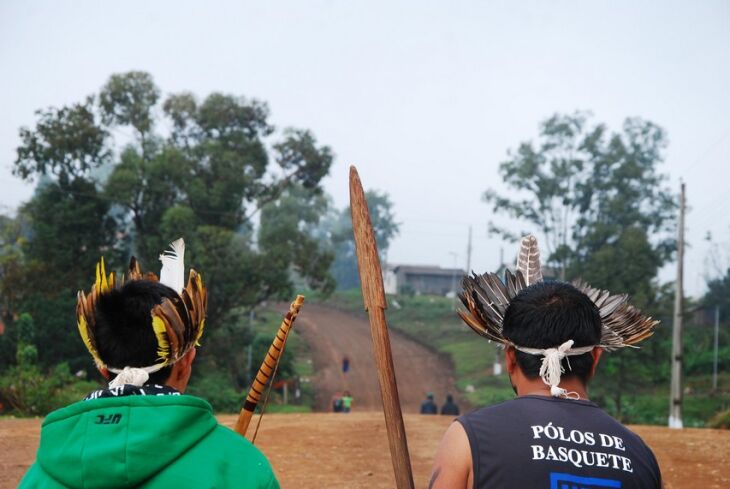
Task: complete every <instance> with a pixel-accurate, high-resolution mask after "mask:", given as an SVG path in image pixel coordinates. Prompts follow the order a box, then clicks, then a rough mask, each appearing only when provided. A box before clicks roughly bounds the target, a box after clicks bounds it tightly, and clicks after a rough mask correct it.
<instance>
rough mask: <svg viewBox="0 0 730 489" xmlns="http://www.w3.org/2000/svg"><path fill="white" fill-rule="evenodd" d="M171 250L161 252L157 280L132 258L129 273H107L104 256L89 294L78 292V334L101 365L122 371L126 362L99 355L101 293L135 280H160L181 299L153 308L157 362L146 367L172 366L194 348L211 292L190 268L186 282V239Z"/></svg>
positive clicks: (98, 364) (167, 300)
mask: <svg viewBox="0 0 730 489" xmlns="http://www.w3.org/2000/svg"><path fill="white" fill-rule="evenodd" d="M170 248H171V249H170V250H168V251H166V252H164V253H163V254H162V255H160V261H162V270H161V272H160V278H159V279H158V278H157V276H156V275H155V274H154V273H151V272H147V273H144V274H143V273H142V271H141V269H140V266H139V262H138V261H137V259H136V258H134V257H132V259H131V260H130V263H129V270H128V271H127V274H126V276H122V279H121V280H117V278H116V275H115V274H114V272H111V273H109V274H108V275H107V273H106V267H105V264H104V258H103V257H102V258H101V260H100V261H99V263H98V264H97V265H96V280H95V282H94V284H93V285H92V286H91V290H90V291H89V293H88V294H84V292H83V291H81V290H80V291H79V293H78V297H77V302H76V318H77V322H78V328H79V334H80V335H81V338H82V340H83V341H84V344H85V345H86V348H87V349H88V350H89V353H91V356H92V357H93V358H94V362H95V363H96V365H97V366H98V367H99V368H103V369H107V370H109V371H110V372H113V373H119V372H120V371H121V370H122V369H123V368H124V367H127V365H107V364H106V362H105V361H104V359H102V358H101V357H100V356H99V349H98V348H97V344H96V339H95V334H94V333H95V327H96V320H95V315H94V313H95V309H96V302H97V300H98V298H99V296H101V295H104V294H107V293H109V292H110V291H111V290H114V289H117V288H121V287H122V286H123V285H124V284H125V283H127V282H129V281H132V280H150V281H155V282H157V281H159V282H160V283H162V284H164V285H167V286H168V287H170V288H172V289H173V290H175V292H177V293H178V295H179V296H180V298H179V300H170V299H167V298H165V299H164V300H163V301H162V302H161V303H160V304H158V305H156V306H155V307H153V308H152V310H151V311H150V314H151V316H152V329H153V331H154V334H155V338H157V356H158V361H157V362H156V363H155V364H154V365H150V366H147V367H143V369H144V370H145V371H146V372H148V373H152V372H155V371H157V370H159V369H161V368H163V367H166V366H168V365H172V364H174V363H175V362H177V361H178V360H179V359H180V358H182V357H183V356H184V355H185V354H186V353H187V352H188V351H189V350H190V349H191V348H193V347H194V346H195V345H196V344H198V341H199V340H200V337H201V336H202V334H203V328H204V327H205V311H206V309H207V306H208V295H207V292H206V289H205V286H204V285H203V281H202V279H201V277H200V274H199V273H197V272H196V271H195V270H193V269H190V273H189V275H188V281H187V285H185V283H184V276H185V264H184V256H185V242H184V241H183V239H182V238H180V239H178V240H177V241H174V242H173V243H171V245H170Z"/></svg>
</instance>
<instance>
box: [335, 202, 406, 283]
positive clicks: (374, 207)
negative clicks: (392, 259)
mask: <svg viewBox="0 0 730 489" xmlns="http://www.w3.org/2000/svg"><path fill="white" fill-rule="evenodd" d="M365 198H366V199H367V201H368V210H369V211H370V220H371V221H372V224H373V231H374V233H375V241H376V242H377V244H378V252H379V254H380V255H381V259H382V260H383V261H385V257H386V255H387V253H388V248H389V247H390V243H391V241H392V240H393V238H395V237H396V236H398V233H399V231H400V224H399V223H398V222H396V220H395V214H394V213H393V203H392V202H391V200H390V197H389V196H388V194H387V193H385V192H379V191H377V190H368V191H367V192H365ZM350 212H351V211H350V207H349V206H348V207H346V208H345V209H344V210H342V211H341V212H336V213H332V214H330V216H329V217H328V219H327V222H326V223H325V224H324V236H323V239H327V240H329V241H330V242H331V243H332V248H333V253H334V256H335V258H334V261H333V263H332V267H331V273H332V275H333V276H334V278H335V281H336V282H337V288H339V289H341V290H346V289H352V288H356V287H359V286H360V278H359V276H358V273H357V255H356V254H355V241H354V237H353V232H352V218H351V216H350Z"/></svg>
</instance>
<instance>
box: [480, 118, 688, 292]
mask: <svg viewBox="0 0 730 489" xmlns="http://www.w3.org/2000/svg"><path fill="white" fill-rule="evenodd" d="M665 147H666V135H665V133H664V131H663V130H662V129H661V128H660V127H659V126H657V125H655V124H653V123H652V122H648V121H643V120H641V119H637V118H629V119H626V120H625V121H624V124H623V128H622V132H620V133H610V132H609V131H608V129H607V127H606V126H605V125H604V124H595V125H591V124H590V123H589V115H588V114H586V113H580V112H578V113H574V114H571V115H554V116H553V117H551V118H549V119H548V120H546V121H545V122H543V123H542V124H541V126H540V136H539V139H538V141H537V142H532V141H528V142H523V143H521V144H520V145H519V147H518V149H517V150H516V151H510V152H509V156H510V158H509V159H508V160H507V161H505V162H503V163H502V164H501V165H500V173H501V175H502V178H503V179H504V182H505V184H506V185H507V187H508V188H509V189H510V194H508V195H506V194H501V195H500V194H499V193H497V192H496V191H494V190H491V189H490V190H488V191H487V192H486V193H485V194H484V198H485V200H486V201H487V202H488V203H490V204H492V206H493V209H494V211H495V212H502V213H505V214H507V215H509V216H511V217H513V218H517V219H519V220H522V221H524V222H526V223H528V224H529V225H531V227H532V228H533V229H535V230H537V231H539V232H540V234H542V235H543V236H544V237H545V240H544V242H545V243H546V248H547V251H548V255H547V257H546V258H547V263H548V264H549V265H551V266H553V267H554V268H555V269H556V270H557V271H558V273H559V275H560V276H561V277H562V278H572V277H576V276H578V275H580V274H581V273H583V272H584V271H585V270H588V269H589V268H590V267H591V266H592V265H591V264H590V263H589V262H590V260H591V259H593V257H594V256H595V255H596V253H597V252H599V251H600V250H602V249H604V248H606V247H611V246H613V245H614V244H615V243H616V242H617V241H619V240H620V239H621V236H622V235H623V233H625V232H628V233H629V234H630V236H627V237H625V238H624V241H626V242H631V243H634V242H635V241H636V239H637V237H636V236H637V233H640V232H641V231H643V232H644V233H645V235H646V236H651V237H652V239H651V240H650V243H649V250H648V252H649V254H650V257H649V259H647V260H646V265H648V269H649V270H653V271H654V273H648V274H647V276H648V277H649V279H651V278H653V277H654V276H655V274H656V273H655V272H656V269H657V268H658V267H659V266H661V265H663V264H664V263H666V262H667V261H668V260H669V259H670V258H671V253H672V251H673V250H674V241H675V240H674V237H673V234H672V231H673V229H674V226H675V225H676V222H675V214H676V203H675V198H674V195H673V194H672V192H670V191H669V190H668V189H667V188H666V185H665V183H666V179H667V177H666V176H665V175H664V174H662V173H660V172H659V168H658V167H659V164H660V163H661V162H662V160H663V150H664V148H665ZM497 230H498V231H499V232H501V233H502V234H503V235H504V236H505V237H507V238H514V237H515V236H514V233H513V232H511V230H505V229H497ZM596 285H599V284H598V283H597V284H596ZM643 285H646V280H643V281H642V286H643Z"/></svg>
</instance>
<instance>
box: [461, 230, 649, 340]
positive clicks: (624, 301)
mask: <svg viewBox="0 0 730 489" xmlns="http://www.w3.org/2000/svg"><path fill="white" fill-rule="evenodd" d="M542 280H543V277H542V270H541V267H540V250H539V248H538V246H537V239H536V238H535V237H534V236H525V237H524V238H522V242H521V244H520V252H519V255H518V257H517V267H516V271H515V273H514V274H513V273H512V272H510V271H509V270H505V274H504V281H503V280H501V279H500V278H499V277H498V276H497V274H495V273H489V272H488V273H485V274H483V275H477V274H475V273H472V275H471V276H467V277H464V279H463V280H462V288H463V291H462V292H461V293H460V294H459V298H460V299H461V302H462V303H463V304H464V306H465V307H466V310H459V311H458V314H459V316H460V317H461V319H462V320H463V321H464V322H465V323H466V324H467V325H469V327H470V328H471V329H473V330H474V331H475V332H477V333H478V334H480V335H481V336H484V337H486V338H488V339H490V340H492V341H495V342H497V343H500V344H502V345H509V344H511V342H510V341H509V339H508V338H505V337H504V335H503V334H502V321H503V320H504V314H505V312H506V311H507V307H508V306H509V304H510V301H511V300H512V299H513V298H514V297H515V296H516V295H517V294H518V293H519V292H520V291H521V290H522V289H524V288H526V287H528V286H530V285H533V284H535V283H538V282H542ZM574 285H575V287H576V288H577V289H578V290H580V291H581V292H583V293H584V294H586V295H587V296H588V297H589V298H590V299H591V300H592V301H593V303H594V304H595V305H596V307H598V311H599V313H600V315H601V323H602V334H601V341H600V344H599V345H596V346H600V347H602V348H604V349H606V350H615V349H617V348H622V347H625V346H633V345H635V344H636V343H639V342H640V341H642V340H644V339H646V338H648V337H649V336H651V335H652V334H653V332H654V328H655V327H656V325H657V324H659V321H657V320H655V319H652V318H651V317H649V316H646V315H644V314H642V312H641V311H639V310H638V309H636V308H635V307H634V306H632V305H631V304H629V303H628V300H629V297H628V295H627V294H619V295H611V293H610V292H608V291H605V290H601V289H596V288H593V287H591V286H589V285H587V284H585V283H583V282H575V283H574Z"/></svg>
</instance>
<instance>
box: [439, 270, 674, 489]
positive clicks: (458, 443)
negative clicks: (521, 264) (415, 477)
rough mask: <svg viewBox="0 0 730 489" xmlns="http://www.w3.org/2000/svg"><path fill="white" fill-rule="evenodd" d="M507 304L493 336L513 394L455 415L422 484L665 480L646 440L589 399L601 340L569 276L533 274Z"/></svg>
mask: <svg viewBox="0 0 730 489" xmlns="http://www.w3.org/2000/svg"><path fill="white" fill-rule="evenodd" d="M467 285H468V284H467ZM463 300H464V299H463ZM464 301H465V304H467V302H468V301H467V300H464ZM467 306H469V307H470V309H471V308H472V307H473V304H467ZM507 306H508V307H506V312H505V313H504V315H503V317H500V318H499V319H501V324H500V326H501V328H500V329H499V330H496V329H494V330H493V331H492V339H494V335H495V334H496V333H494V331H497V333H498V334H499V335H500V337H499V338H497V341H501V342H503V344H504V345H505V361H506V366H507V372H508V374H509V377H510V381H511V383H512V386H513V388H514V389H515V392H516V394H517V396H518V397H517V398H516V399H514V400H512V401H507V402H504V403H502V404H498V405H496V406H491V407H486V408H482V409H479V410H476V411H473V412H471V413H469V414H467V415H464V416H461V417H460V418H457V420H456V421H455V422H454V423H453V424H452V425H451V427H449V429H448V430H447V432H446V434H445V435H444V438H443V439H442V441H441V444H440V445H439V448H438V452H437V454H436V460H435V463H434V469H433V474H432V477H431V483H430V486H429V487H430V488H433V489H456V488H465V489H467V488H468V489H471V488H475V489H485V488H489V489H500V488H505V489H506V488H509V489H515V488H520V489H522V488H525V489H526V488H529V489H541V488H545V489H603V488H621V489H634V488H637V489H638V488H641V489H655V488H656V489H658V488H660V487H662V483H661V474H660V471H659V466H658V464H657V461H656V459H655V457H654V454H653V453H652V452H651V450H650V449H649V447H647V446H646V444H645V443H644V442H643V441H642V440H641V438H639V437H638V436H637V435H636V434H634V433H632V432H631V431H629V430H628V429H626V428H625V427H624V426H623V425H621V424H620V423H619V422H617V421H616V420H614V419H613V418H611V417H610V416H608V415H607V414H606V413H605V412H603V411H602V410H601V409H600V408H599V407H598V406H597V405H596V404H594V403H592V402H591V401H590V400H588V391H587V383H588V381H589V379H591V378H592V377H593V374H594V373H595V369H596V366H597V365H598V362H599V360H600V358H601V355H602V353H603V348H601V347H600V346H596V345H601V344H602V343H603V342H604V341H605V339H604V338H602V334H605V331H604V330H603V329H605V328H603V326H602V316H601V314H600V313H599V309H598V307H597V306H596V304H595V303H594V302H593V301H592V300H591V299H590V298H589V297H588V296H586V295H585V294H584V293H582V292H581V291H579V290H578V289H576V288H575V287H573V286H571V285H569V284H564V283H558V282H542V281H539V282H537V283H536V284H534V285H531V286H527V287H525V288H523V289H522V290H521V291H520V292H519V293H516V295H515V296H514V297H512V298H511V300H510V301H509V303H508V305H507ZM463 317H464V315H462V318H463ZM649 319H650V318H649ZM465 320H467V319H465ZM604 320H605V317H604ZM467 322H469V321H468V320H467ZM602 328H603V329H602ZM568 357H570V359H568Z"/></svg>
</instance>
